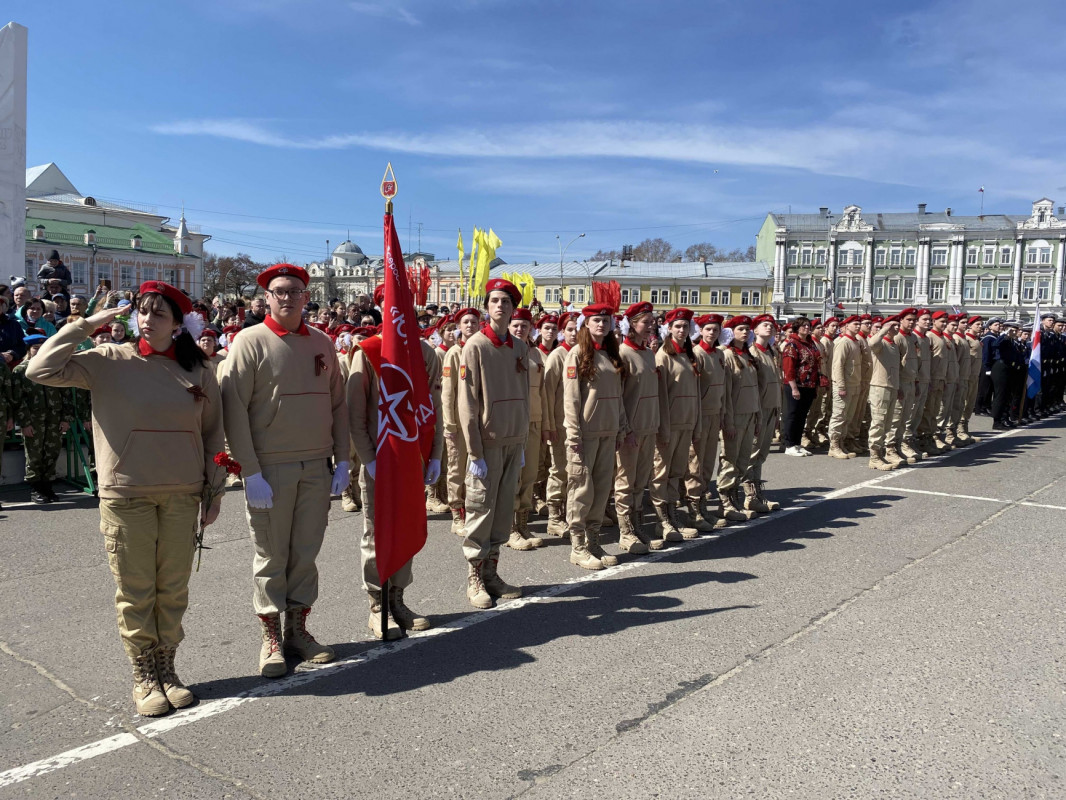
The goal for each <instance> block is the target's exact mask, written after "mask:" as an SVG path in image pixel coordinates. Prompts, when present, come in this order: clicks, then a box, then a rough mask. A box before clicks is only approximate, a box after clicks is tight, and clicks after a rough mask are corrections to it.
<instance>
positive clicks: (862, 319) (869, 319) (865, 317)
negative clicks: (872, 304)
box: [859, 314, 874, 322]
mask: <svg viewBox="0 0 1066 800" xmlns="http://www.w3.org/2000/svg"><path fill="white" fill-rule="evenodd" d="M873 319H874V318H873V317H872V316H870V315H869V314H863V315H862V316H861V317H859V322H873Z"/></svg>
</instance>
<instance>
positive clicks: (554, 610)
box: [191, 570, 757, 699]
mask: <svg viewBox="0 0 1066 800" xmlns="http://www.w3.org/2000/svg"><path fill="white" fill-rule="evenodd" d="M756 578H757V576H756V575H752V574H751V573H748V572H737V571H723V572H713V571H710V570H700V571H694V572H674V573H664V574H656V575H633V576H629V577H620V578H614V579H612V580H604V581H589V582H587V583H579V584H574V585H573V587H572V588H570V589H569V590H568V591H566V592H564V593H563V594H561V595H559V596H558V597H557V598H555V602H551V603H530V604H529V605H526V606H523V607H522V608H519V609H516V610H514V611H510V612H508V613H506V614H503V615H500V616H497V617H496V618H495V619H493V620H491V621H487V622H485V623H483V624H480V625H473V626H470V627H467V628H460V629H459V630H456V631H453V632H452V633H449V634H448V635H447V636H439V637H434V638H430V639H426V640H424V641H423V642H421V643H420V644H419V646H418V647H415V648H412V649H410V650H409V651H408V652H407V653H405V654H404V655H403V656H402V657H400V658H395V659H380V660H374V661H371V662H369V663H366V664H364V665H362V666H361V667H360V668H359V669H357V670H341V671H339V672H337V673H336V674H327V675H325V676H323V677H322V678H321V679H320V680H317V681H314V682H312V683H308V684H305V685H303V686H299V687H295V688H293V689H292V690H290V691H289V692H286V694H308V695H313V696H338V695H347V694H366V695H370V696H377V695H389V694H394V693H400V692H408V691H413V690H417V689H420V688H423V687H426V686H433V685H436V684H442V683H449V682H451V681H454V680H457V679H459V678H462V677H464V676H467V675H472V674H476V673H481V672H495V671H499V670H511V669H517V668H518V667H521V666H523V665H525V664H529V663H532V662H534V661H536V657H535V656H534V655H531V654H530V653H529V652H527V651H528V650H530V649H533V648H536V647H539V646H541V645H545V644H549V643H551V642H554V641H557V640H560V639H565V638H570V637H577V638H588V637H594V636H607V635H611V634H615V633H619V632H622V631H625V630H629V629H632V628H637V627H641V626H645V625H654V624H657V623H664V622H672V621H675V620H681V619H697V618H701V617H707V616H710V615H713V614H720V613H723V612H726V611H738V610H743V609H751V608H754V606H750V605H730V606H721V607H716V608H698V607H691V606H690V607H687V608H686V607H684V606H685V603H684V601H683V600H681V599H680V598H678V597H674V596H671V594H670V593H671V592H677V591H680V590H684V589H688V588H691V587H693V586H696V585H699V584H705V583H727V584H728V583H739V582H742V581H749V580H755V579H756ZM525 588H526V590H527V591H529V592H530V593H532V592H534V591H536V590H538V589H539V588H541V587H535V586H529V587H525ZM460 616H462V617H465V616H467V615H466V614H463V615H460ZM447 621H448V620H447V618H446V617H434V618H433V622H434V624H435V625H437V626H438V627H439V626H441V625H443V624H447ZM380 646H382V645H380V644H379V643H375V642H369V643H365V644H364V643H351V644H340V645H336V646H335V649H336V651H337V656H338V658H351V657H352V656H354V655H357V654H358V653H360V652H364V651H366V650H368V649H370V648H371V647H380ZM386 646H387V645H386ZM594 668H595V666H594V665H591V664H587V663H585V665H584V666H583V667H582V669H594ZM602 678H603V676H597V678H596V679H597V680H602ZM262 683H263V679H262V678H259V677H256V676H242V677H239V678H227V679H223V680H219V681H208V682H205V683H200V684H196V685H195V686H193V687H191V688H192V689H193V690H194V691H195V692H196V693H197V694H198V695H199V696H200V697H201V698H203V699H214V698H219V697H229V696H233V695H235V694H239V693H240V692H243V691H247V690H249V689H251V688H253V687H255V686H260V685H262Z"/></svg>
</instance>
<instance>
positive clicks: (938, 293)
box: [929, 281, 944, 303]
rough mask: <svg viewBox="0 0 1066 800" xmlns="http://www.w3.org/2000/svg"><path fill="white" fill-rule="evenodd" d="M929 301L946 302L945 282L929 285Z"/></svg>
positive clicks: (935, 282) (934, 282)
mask: <svg viewBox="0 0 1066 800" xmlns="http://www.w3.org/2000/svg"><path fill="white" fill-rule="evenodd" d="M929 300H930V301H931V302H941V303H942V302H944V281H933V282H932V283H930V284H929Z"/></svg>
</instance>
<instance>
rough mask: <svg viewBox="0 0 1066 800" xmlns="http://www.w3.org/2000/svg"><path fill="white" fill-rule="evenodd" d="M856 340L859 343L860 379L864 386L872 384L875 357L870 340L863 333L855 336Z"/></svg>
mask: <svg viewBox="0 0 1066 800" xmlns="http://www.w3.org/2000/svg"><path fill="white" fill-rule="evenodd" d="M855 342H856V343H857V344H858V345H859V364H860V367H861V369H860V372H859V380H860V381H861V383H862V385H863V386H869V385H870V376H872V375H873V371H874V359H873V355H872V354H871V353H870V340H869V339H867V338H866V337H865V336H863V335H862V334H861V333H860V334H859V335H858V336H857V337H855Z"/></svg>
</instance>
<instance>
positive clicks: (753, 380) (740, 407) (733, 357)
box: [722, 346, 762, 431]
mask: <svg viewBox="0 0 1066 800" xmlns="http://www.w3.org/2000/svg"><path fill="white" fill-rule="evenodd" d="M722 356H723V358H724V360H725V370H726V372H727V373H728V375H729V380H728V386H729V394H730V397H729V404H730V405H731V406H732V407H733V416H734V417H739V416H740V415H742V414H759V413H761V411H762V400H761V399H760V397H759V369H758V367H757V366H756V365H755V364H753V363H752V360H753V359H752V357H751V354H750V353H749V352H748V351H747V350H737V349H736V348H735V347H733V346H729V347H725V348H723V349H722ZM729 422H730V424H729V425H726V424H725V423H724V422H723V423H722V429H723V430H725V431H729V430H731V429H732V428H733V425H732V420H730V421H729Z"/></svg>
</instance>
